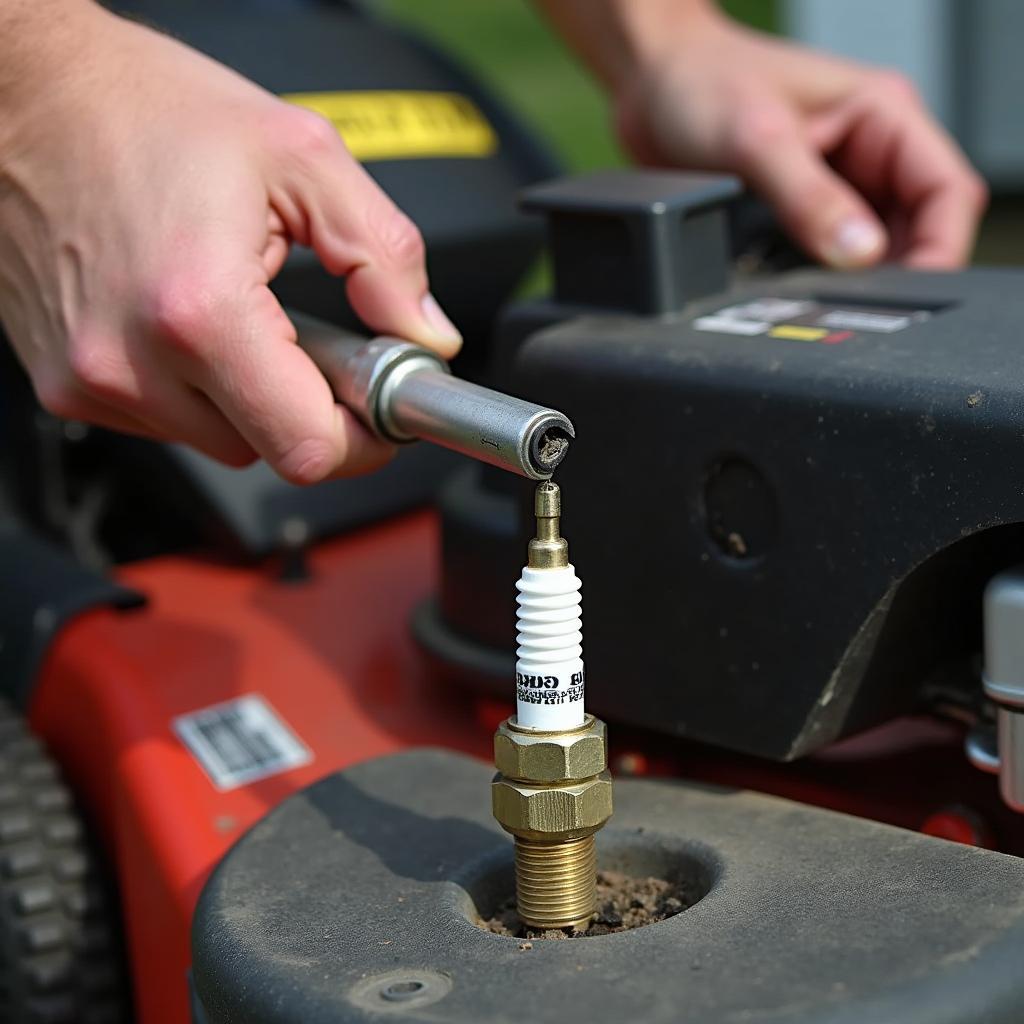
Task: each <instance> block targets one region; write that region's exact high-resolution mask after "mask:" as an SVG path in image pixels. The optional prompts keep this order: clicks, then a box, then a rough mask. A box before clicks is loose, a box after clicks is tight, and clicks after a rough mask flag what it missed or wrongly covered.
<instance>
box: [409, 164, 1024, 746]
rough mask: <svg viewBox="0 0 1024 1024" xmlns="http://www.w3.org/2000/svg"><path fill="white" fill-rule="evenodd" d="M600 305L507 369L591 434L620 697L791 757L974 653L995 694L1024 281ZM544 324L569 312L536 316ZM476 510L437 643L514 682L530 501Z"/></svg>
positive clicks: (1020, 435) (956, 279) (586, 512)
mask: <svg viewBox="0 0 1024 1024" xmlns="http://www.w3.org/2000/svg"><path fill="white" fill-rule="evenodd" d="M612 184H615V183H614V182H612ZM660 187H661V188H662V189H669V190H670V189H671V188H672V187H673V182H672V180H671V178H662V179H660ZM674 188H675V189H676V191H677V192H678V191H679V190H680V189H685V180H683V182H682V184H681V183H680V179H679V178H676V180H675V183H674ZM701 188H702V189H703V190H704V191H706V185H705V184H702V185H701ZM568 191H569V190H568V188H564V189H563V192H568ZM590 191H591V193H593V192H594V189H593V187H592V186H591V189H590ZM606 191H608V192H609V194H610V192H611V191H614V190H613V189H610V188H609V189H606ZM648 198H649V197H648ZM595 205H597V204H595ZM610 205H611V204H610V201H609V200H608V198H607V196H605V200H604V208H603V209H601V210H600V211H599V212H600V215H601V216H602V217H603V218H604V219H605V220H606V221H607V220H608V219H609V218H614V217H615V216H617V215H618V213H619V212H621V211H617V210H616V209H614V208H612V209H611V211H610V212H609V209H608V207H609V206H610ZM669 205H670V203H669V200H666V201H665V202H663V203H661V204H660V206H658V204H657V203H656V202H655V201H654V200H651V202H650V206H651V210H652V212H651V216H652V217H656V216H661V213H660V212H658V210H660V209H663V208H666V207H668V206H669ZM677 205H681V206H685V204H680V203H677ZM655 207H658V210H656V209H655ZM573 213H574V218H573V220H572V221H571V222H570V223H571V227H572V229H573V230H574V231H576V232H579V233H580V234H583V233H585V231H586V217H587V213H586V212H585V211H584V212H581V211H580V210H579V209H577V208H576V207H573ZM629 215H630V216H631V217H633V218H634V220H635V219H636V217H637V216H638V214H637V211H636V202H635V199H631V200H630V205H629ZM690 217H692V213H687V215H686V218H690ZM623 219H625V218H623ZM689 224H690V221H689V219H685V218H684V222H683V224H682V225H681V227H682V230H684V231H686V230H689ZM605 227H606V225H605ZM607 235H609V232H608V231H607V230H603V231H602V232H599V233H595V236H594V237H595V239H597V238H600V237H603V236H607ZM634 235H635V232H634ZM624 237H625V236H624ZM652 237H653V234H652ZM574 248H575V252H576V253H577V254H578V253H579V252H581V251H582V249H581V247H580V246H579V245H577V246H575V247H574ZM595 250H598V251H595V252H594V254H593V257H592V258H593V261H594V263H595V264H596V265H597V267H596V271H595V273H604V274H605V275H606V276H607V275H608V274H610V273H615V272H621V273H632V274H637V275H643V274H645V273H646V274H652V275H653V274H656V273H658V272H660V271H659V268H658V267H657V266H653V267H652V266H651V264H652V263H654V264H657V262H658V261H659V260H660V259H662V258H663V257H662V254H659V251H658V247H657V246H653V247H648V248H646V249H643V250H637V249H636V248H634V249H633V250H628V249H627V250H626V254H625V255H624V256H616V254H615V253H612V254H611V256H609V254H608V252H607V251H603V250H600V247H599V246H596V245H595ZM670 255H671V254H670ZM602 259H604V264H603V265H601V260H602ZM616 259H617V260H618V262H616ZM645 261H646V265H645ZM581 279H582V275H581V274H580V273H579V272H578V269H577V273H576V275H575V278H574V280H575V281H576V282H577V283H578V282H579V281H580V280H581ZM606 295H607V291H605V292H603V293H601V294H596V295H595V296H594V299H593V302H592V303H591V306H592V307H597V306H599V305H602V304H605V303H604V299H605V296H606ZM574 298H575V300H576V306H575V308H573V307H569V306H567V305H565V304H560V303H559V302H555V303H554V304H552V305H549V306H547V307H545V308H535V309H533V310H520V311H519V313H518V314H516V315H515V316H514V317H513V318H512V319H511V320H510V321H509V322H508V324H507V325H506V334H507V336H508V338H509V341H510V346H511V345H512V343H514V342H515V340H516V339H517V338H519V337H522V336H525V337H526V340H525V342H523V343H522V344H521V345H520V346H519V347H518V349H517V351H516V352H515V355H514V356H511V357H510V358H509V366H510V370H509V377H508V380H507V381H506V384H507V386H508V387H509V388H510V389H511V390H513V391H514V392H515V393H519V394H522V395H524V396H525V397H528V398H530V399H533V400H535V401H539V402H544V403H551V404H554V405H556V406H558V407H559V408H561V409H563V410H564V411H565V412H566V413H567V414H568V415H569V416H570V417H571V418H572V420H573V422H574V424H575V426H576V430H577V440H576V442H575V444H574V447H573V451H572V452H571V454H570V456H569V458H567V459H566V461H565V463H564V465H563V466H562V467H561V468H560V469H559V474H558V479H559V482H560V484H561V485H562V487H563V489H564V494H565V515H564V519H563V526H564V529H565V533H566V536H567V537H568V538H569V541H570V552H571V557H572V560H573V561H574V563H575V564H576V565H577V566H578V567H579V571H580V575H581V578H582V580H583V598H584V601H583V607H584V621H585V624H586V625H585V642H586V647H585V652H584V653H585V658H586V662H587V684H588V701H589V702H590V703H591V704H592V705H593V707H594V709H595V710H596V711H598V712H600V713H602V714H604V715H607V716H608V717H610V718H612V719H614V720H616V721H620V722H630V723H635V724H640V725H645V726H650V727H653V728H655V729H659V730H663V731H668V732H671V733H674V734H677V735H680V736H686V737H690V738H693V739H696V740H701V741H705V742H709V743H714V744H717V745H721V746H724V747H728V748H731V749H734V750H741V751H746V752H749V753H753V754H759V755H764V756H769V757H773V758H778V759H788V758H793V757H797V756H799V755H801V754H804V753H807V752H808V751H812V750H814V749H816V748H818V747H821V746H823V745H824V744H826V743H828V742H830V741H832V740H834V739H836V738H837V737H839V736H841V735H844V734H846V733H849V732H852V731H854V730H857V729H860V728H863V727H866V726H869V725H871V724H873V723H876V722H879V721H881V720H883V719H885V718H888V717H891V716H893V715H896V714H899V713H903V712H906V711H909V710H911V709H914V708H915V706H917V705H919V703H920V702H921V700H922V698H923V695H924V693H925V690H926V688H927V687H928V685H929V683H930V682H933V681H935V680H936V679H938V678H939V676H940V675H941V676H943V677H945V676H946V675H947V674H949V672H950V670H951V669H952V670H953V672H954V675H955V679H956V682H957V685H960V686H962V687H963V690H964V692H965V693H967V692H969V691H970V689H971V688H972V687H976V686H977V681H976V678H974V677H972V676H971V674H970V672H969V671H968V670H967V666H968V665H969V663H970V661H971V659H972V657H973V656H974V655H975V654H976V653H977V652H978V651H979V650H980V621H981V591H982V588H983V586H984V584H985V582H986V581H987V580H988V579H989V578H990V577H991V576H992V575H993V574H994V573H995V572H997V571H999V570H1000V569H1002V568H1005V567H1007V566H1009V565H1012V564H1013V563H1014V562H1016V561H1018V560H1019V559H1020V558H1021V557H1022V555H1024V526H1022V524H1024V487H1022V483H1021V478H1020V477H1019V476H1018V473H1017V472H1016V470H1017V467H1018V466H1019V465H1020V457H1021V453H1022V441H1024V406H1022V402H1021V395H1022V394H1024V360H1022V357H1021V354H1020V340H1019V339H1020V324H1021V322H1022V320H1024V274H1021V273H1018V272H1015V271H994V270H974V271H969V272H965V273H959V274H938V273H931V274H926V273H914V272H911V271H907V270H900V269H895V268H882V269H879V270H876V271H873V272H869V273H861V274H849V275H839V274H832V273H828V272H823V271H806V272H798V273H794V274H791V275H786V276H782V277H772V278H764V279H761V280H754V281H748V282H747V283H744V284H743V285H742V286H740V287H734V288H732V289H727V290H724V291H722V292H720V293H718V294H716V295H713V296H710V297H708V296H705V297H702V298H699V299H698V300H697V301H689V302H687V303H685V305H684V307H683V308H682V309H681V310H670V311H668V312H664V311H658V312H660V315H657V316H655V315H639V314H638V313H637V312H635V311H630V312H625V311H620V312H613V311H599V310H597V309H595V308H592V311H590V312H587V311H585V310H584V309H582V308H581V306H582V304H581V303H580V301H579V296H578V295H577V296H574ZM544 318H546V319H547V320H548V322H549V323H550V321H551V320H553V319H559V318H561V319H562V320H563V321H564V322H562V323H560V324H556V325H554V326H549V327H546V328H542V329H540V330H534V331H533V332H532V333H531V328H530V326H529V325H531V324H536V323H538V322H539V321H541V320H543V319H544ZM466 507H467V506H466V503H465V502H461V503H460V507H459V508H458V509H456V508H451V509H450V510H449V512H448V514H447V515H446V531H445V544H446V557H445V579H444V583H443V586H442V600H441V602H440V617H439V621H435V622H434V623H433V625H434V627H436V628H434V629H430V628H427V629H425V630H424V635H425V636H426V637H427V639H428V640H431V639H433V640H435V641H438V642H436V643H434V644H433V646H434V647H435V649H436V650H438V651H441V652H442V653H444V654H445V655H446V656H447V657H448V658H449V660H458V652H457V651H456V648H455V646H453V642H459V643H463V644H464V645H465V644H466V643H467V642H468V643H469V644H470V645H471V646H472V645H475V647H476V651H477V654H478V655H479V654H480V651H481V650H482V649H483V648H487V647H489V648H490V649H491V650H493V651H504V652H508V653H506V655H505V658H506V660H505V662H504V664H503V665H502V664H500V663H499V660H498V658H494V660H493V665H494V672H493V674H492V675H493V678H494V679H495V681H496V683H497V679H498V677H499V675H500V674H501V673H502V672H504V673H507V674H506V675H505V678H504V679H503V680H501V682H500V683H497V685H500V686H501V687H502V692H507V686H508V682H507V680H508V679H510V678H512V676H511V671H512V668H511V657H512V655H511V650H512V647H513V643H512V636H511V633H512V624H513V622H514V619H515V609H514V593H513V591H512V589H511V587H507V588H506V587H504V585H503V581H504V580H511V579H514V578H515V575H516V573H517V572H518V566H519V565H521V564H522V561H523V557H524V552H523V546H524V544H523V537H524V536H527V535H528V533H527V530H528V527H527V522H528V520H527V519H526V518H525V516H524V517H523V518H521V520H520V523H519V525H518V526H514V527H513V528H512V529H510V530H509V529H506V530H504V532H500V531H498V530H496V529H494V527H493V523H494V522H495V520H494V517H492V518H491V519H490V520H487V521H485V520H484V519H483V518H482V517H481V516H477V517H476V518H475V519H474V518H473V517H471V516H467V515H466ZM477 507H478V508H479V509H483V508H484V506H483V504H482V503H480V502H477ZM523 510H524V511H525V508H524V509H523ZM460 549H465V550H471V551H473V552H474V553H475V557H474V559H473V560H472V562H471V561H470V560H469V559H466V558H460V556H459V551H460ZM487 551H490V552H491V556H492V558H493V559H494V560H500V563H501V568H499V567H497V565H496V564H495V562H493V561H486V560H485V558H484V553H485V552H487ZM475 566H486V569H485V570H477V569H476V568H475ZM488 580H492V581H494V580H496V581H498V582H497V583H494V582H491V583H488V582H487V581H488ZM460 594H462V595H465V594H472V601H467V600H465V599H461V600H460V598H459V595H460ZM499 630H507V631H508V633H507V636H508V639H507V640H505V639H504V637H503V636H502V635H499ZM446 642H447V645H446ZM453 652H454V654H455V655H456V657H453ZM471 660H472V659H470V658H468V657H463V658H462V661H463V662H464V663H466V664H467V665H468V664H469V662H470V661H471ZM480 660H481V659H480V658H479V657H478V658H477V661H478V662H479V661H480Z"/></svg>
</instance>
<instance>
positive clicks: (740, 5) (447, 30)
mask: <svg viewBox="0 0 1024 1024" xmlns="http://www.w3.org/2000/svg"><path fill="white" fill-rule="evenodd" d="M635 2H638V3H643V2H644V0H635ZM378 7H379V8H380V9H381V10H383V11H384V12H386V13H388V14H390V15H392V16H394V17H395V18H397V19H399V20H401V21H403V22H405V23H406V24H407V25H409V26H411V27H413V28H415V29H416V30H418V31H419V32H421V33H422V34H423V35H425V36H428V37H430V38H431V39H433V40H434V41H435V42H437V43H438V44H440V45H441V46H442V47H443V48H444V49H445V50H447V51H448V52H449V53H451V54H453V55H454V56H456V57H457V58H458V59H459V60H460V62H461V63H462V64H464V65H465V66H466V67H468V68H469V69H470V70H471V71H473V72H474V73H475V74H476V75H477V76H478V77H479V78H481V79H482V80H483V81H484V82H485V83H487V85H489V86H490V87H491V89H492V91H494V92H496V93H497V94H498V95H500V96H501V97H502V98H503V99H504V100H505V101H506V102H507V103H508V105H509V106H510V107H512V109H513V110H516V111H517V112H518V113H519V114H521V115H522V116H523V118H524V119H525V120H526V121H527V123H528V124H531V125H532V126H533V127H534V128H535V129H536V130H537V131H539V132H540V134H541V135H543V136H544V138H546V139H547V141H548V143H549V144H550V145H551V147H552V149H553V150H554V152H555V153H556V154H557V155H558V156H560V157H561V159H562V161H563V163H564V164H565V166H566V167H567V168H568V169H569V170H586V169H588V168H593V167H607V166H610V165H613V164H621V163H623V156H622V153H621V152H620V151H619V148H618V146H617V145H616V143H615V140H614V138H613V137H612V134H611V132H610V130H609V127H608V118H607V114H606V105H605V100H604V96H603V94H602V92H601V90H600V89H599V88H598V86H597V85H596V84H594V82H593V81H591V79H590V78H589V76H588V75H587V73H586V71H584V70H583V68H582V67H581V66H580V65H579V64H577V63H576V61H575V59H574V58H573V57H572V55H571V54H570V53H569V52H568V51H567V50H566V49H565V48H564V47H563V46H562V44H561V42H560V41H559V39H558V38H557V36H556V35H555V34H554V32H552V31H551V30H550V29H549V28H548V26H547V24H546V23H545V21H544V19H543V18H542V17H541V16H540V15H539V14H538V13H537V11H536V9H535V8H534V7H533V5H532V4H531V3H530V2H529V0H378ZM723 7H724V8H725V9H726V10H728V11H729V12H730V13H731V14H733V15H734V16H736V17H739V18H741V19H742V20H744V21H746V22H748V23H749V24H752V25H755V26H757V27H758V28H764V29H768V30H773V29H774V28H775V24H776V8H775V2H774V0H729V2H727V3H724V4H723Z"/></svg>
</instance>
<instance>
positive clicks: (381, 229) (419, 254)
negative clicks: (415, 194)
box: [376, 207, 426, 267]
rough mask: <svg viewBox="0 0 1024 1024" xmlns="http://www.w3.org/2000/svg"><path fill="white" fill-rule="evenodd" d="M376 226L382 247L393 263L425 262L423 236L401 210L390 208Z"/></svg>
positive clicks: (415, 263)
mask: <svg viewBox="0 0 1024 1024" xmlns="http://www.w3.org/2000/svg"><path fill="white" fill-rule="evenodd" d="M376 228H377V230H376V234H377V237H378V238H379V239H380V244H381V247H382V249H383V250H384V254H385V256H386V257H387V259H388V260H389V261H390V262H391V263H394V264H396V265H398V266H402V267H417V266H420V265H421V264H423V263H424V262H425V260H426V246H425V245H424V242H423V236H422V235H421V234H420V230H419V228H417V227H416V225H415V224H414V223H413V222H412V221H411V220H410V219H409V217H407V216H406V215H405V214H404V213H402V211H401V210H398V209H395V208H394V207H391V208H390V209H388V210H387V211H386V212H385V214H384V215H383V216H382V217H381V219H380V221H379V223H378V224H377V225H376Z"/></svg>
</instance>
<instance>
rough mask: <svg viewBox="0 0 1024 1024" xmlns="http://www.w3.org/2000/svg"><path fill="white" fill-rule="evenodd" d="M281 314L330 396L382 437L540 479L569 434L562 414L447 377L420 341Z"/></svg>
mask: <svg viewBox="0 0 1024 1024" xmlns="http://www.w3.org/2000/svg"><path fill="white" fill-rule="evenodd" d="M289 316H290V317H291V319H292V322H293V323H294V324H295V327H296V330H297V331H298V340H299V345H300V346H301V347H302V349H303V350H304V351H305V352H306V353H307V354H308V355H309V356H310V358H311V359H312V360H313V362H314V363H316V365H317V367H318V368H319V370H320V372H321V373H322V374H323V375H324V376H325V377H326V378H327V382H328V384H330V385H331V390H332V391H333V392H334V396H335V398H337V399H338V401H339V402H341V403H342V404H343V405H346V406H347V407H348V408H349V409H351V410H352V412H354V413H355V414H356V416H358V417H359V419H360V420H361V421H362V423H363V425H364V426H365V427H366V428H367V429H368V430H371V431H373V433H375V434H376V435H377V436H378V437H381V438H383V439H384V440H386V441H391V442H392V443H395V444H404V443H406V442H409V441H415V440H416V439H422V440H424V441H431V442H433V443H434V444H439V445H442V446H443V447H445V448H451V449H452V450H453V451H457V452H461V453H462V454H463V455H469V456H470V457H472V458H474V459H478V460H479V461H481V462H487V463H490V464H491V465H492V466H498V467H499V468H501V469H507V470H509V471H511V472H513V473H518V474H519V475H520V476H525V477H528V478H530V479H531V480H546V479H548V478H549V477H550V476H551V474H552V473H553V472H554V471H555V468H556V467H557V466H558V464H559V463H560V462H561V461H562V459H564V458H565V454H566V452H567V451H568V450H569V442H570V441H571V440H572V439H573V437H575V433H574V431H573V426H572V423H571V422H570V421H569V419H568V417H566V416H564V415H563V414H562V413H560V412H558V411H557V410H555V409H548V408H545V407H544V406H542V405H534V404H533V403H532V402H524V401H523V400H522V399H521V398H513V397H512V396H511V395H505V394H502V393H501V392H500V391H492V390H491V389H490V388H484V387H480V385H479V384H472V383H470V382H469V381H467V380H461V379H459V378H458V377H453V376H452V374H451V371H450V370H449V369H448V364H447V363H446V362H445V361H444V360H443V359H441V358H440V357H438V356H436V355H435V354H434V353H433V352H431V351H430V350H429V349H426V348H423V346H422V345H414V344H412V343H411V342H408V341H400V340H399V339H398V338H383V337H382V338H369V339H368V338H364V337H361V336H360V335H358V334H352V333H350V332H348V331H344V330H342V329H341V328H339V327H334V326H332V325H331V324H326V323H324V322H323V321H320V320H314V319H313V318H312V317H308V316H303V315H302V314H301V313H293V312H290V313H289Z"/></svg>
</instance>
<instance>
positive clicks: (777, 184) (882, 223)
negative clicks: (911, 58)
mask: <svg viewBox="0 0 1024 1024" xmlns="http://www.w3.org/2000/svg"><path fill="white" fill-rule="evenodd" d="M683 6H684V7H685V6H686V5H683ZM689 6H690V13H689V14H687V16H686V17H685V18H680V17H679V14H678V12H679V11H680V10H682V8H681V7H678V6H677V7H676V8H675V13H674V17H675V18H676V22H675V23H674V24H675V26H676V27H675V28H672V25H673V23H672V22H667V21H666V19H665V18H662V22H661V24H657V23H655V22H654V21H653V20H652V19H651V18H648V19H647V21H648V24H646V25H644V24H640V23H641V22H642V21H643V19H642V17H641V13H642V9H641V8H639V7H637V8H636V9H633V12H634V14H633V17H634V25H631V28H633V29H635V31H634V33H633V37H632V38H633V41H634V43H635V46H634V53H635V56H634V57H633V60H632V62H631V63H630V64H628V65H627V64H619V65H617V66H616V65H615V64H613V63H611V62H607V70H606V74H605V77H606V78H607V79H610V85H611V88H612V93H613V97H614V100H615V104H616V106H615V109H616V120H617V125H618V128H619V132H620V136H621V138H622V140H623V142H624V145H625V146H626V148H627V149H628V150H629V151H630V152H631V154H632V155H633V156H634V157H635V158H637V159H638V160H639V161H641V162H642V163H647V164H653V165H661V166H677V167H686V168H693V169H702V170H720V171H731V172H734V173H737V174H739V175H741V176H742V177H743V178H744V179H745V180H746V181H747V182H748V183H749V184H750V185H751V186H752V187H753V188H754V190H755V191H757V192H758V193H759V194H760V195H761V196H762V197H763V198H764V199H766V200H767V201H768V202H769V204H770V205H771V206H772V207H773V208H774V210H775V212H776V214H777V216H778V217H779V219H780V221H781V223H782V224H783V226H784V227H785V228H786V229H787V230H788V231H789V232H790V233H791V234H792V235H793V237H794V238H795V239H796V240H797V241H798V242H799V243H800V244H801V245H802V246H803V247H804V248H805V249H806V250H807V252H808V253H809V254H810V255H812V256H813V257H815V258H816V259H818V260H820V261H821V262H823V263H826V264H830V265H832V266H835V267H857V266H866V265H869V264H872V263H875V262H877V261H879V260H882V259H887V260H896V261H899V262H902V263H905V264H907V265H909V266H913V267H920V268H952V267H957V266H960V265H962V264H963V263H964V262H966V260H967V259H968V258H969V256H970V253H971V248H972V245H973V240H974V234H975V231H976V229H977V226H978V222H979V220H980V218H981V215H982V213H983V212H984V209H985V206H986V203H987V190H986V187H985V185H984V182H983V181H982V179H981V178H980V177H979V176H978V174H977V173H976V172H975V171H974V170H973V169H972V168H971V167H970V165H969V164H968V162H967V160H966V158H965V157H964V155H963V154H962V153H961V151H960V150H959V148H958V147H957V145H956V143H955V142H954V141H953V140H952V139H951V138H950V137H949V136H948V135H947V134H946V132H945V131H944V130H943V129H942V128H941V127H940V126H939V125H938V123H937V122H936V121H935V120H934V119H933V118H932V117H931V115H930V114H929V113H928V111H927V110H926V109H925V107H924V106H923V104H922V103H921V101H920V99H919V98H918V96H917V94H916V92H915V90H914V88H913V86H912V85H911V84H910V83H909V82H908V81H907V80H905V79H904V78H902V77H901V76H900V75H898V74H896V73H894V72H891V71H885V70H880V69H875V68H871V67H866V66H863V65H859V64H856V63H853V62H851V61H847V60H841V59H839V58H836V57H832V56H828V55H825V54H821V53H815V52H812V51H810V50H806V49H802V48H800V47H798V46H795V45H792V44H790V43H786V42H784V41H782V40H778V39H774V38H772V37H769V36H765V35H762V34H760V33H756V32H753V31H750V30H748V29H745V28H742V27H740V26H739V25H737V24H735V23H733V22H731V21H729V20H728V19H727V18H725V17H724V16H723V15H721V14H720V13H719V12H717V11H716V10H713V9H712V8H711V7H709V6H707V5H696V4H691V5H689ZM648 9H649V10H650V11H651V12H652V15H653V12H655V11H657V10H661V11H663V12H664V11H665V10H666V5H665V4H652V5H651V6H650V8H648ZM612 72H614V73H612Z"/></svg>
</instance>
